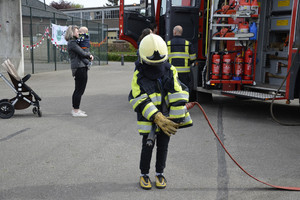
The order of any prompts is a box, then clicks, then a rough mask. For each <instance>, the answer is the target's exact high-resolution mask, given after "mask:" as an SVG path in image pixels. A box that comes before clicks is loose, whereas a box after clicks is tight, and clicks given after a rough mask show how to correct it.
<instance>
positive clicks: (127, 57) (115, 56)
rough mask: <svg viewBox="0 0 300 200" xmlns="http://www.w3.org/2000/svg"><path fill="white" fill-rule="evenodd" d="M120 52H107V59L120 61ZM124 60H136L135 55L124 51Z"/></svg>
mask: <svg viewBox="0 0 300 200" xmlns="http://www.w3.org/2000/svg"><path fill="white" fill-rule="evenodd" d="M121 55H122V53H109V52H108V61H120V62H121ZM123 55H124V61H125V62H134V61H136V60H137V56H136V54H135V53H134V54H133V53H131V52H130V53H128V54H127V53H124V54H123Z"/></svg>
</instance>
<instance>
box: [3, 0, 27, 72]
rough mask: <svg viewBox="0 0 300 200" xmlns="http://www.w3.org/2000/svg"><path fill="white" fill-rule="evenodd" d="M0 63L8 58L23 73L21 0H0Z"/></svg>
mask: <svg viewBox="0 0 300 200" xmlns="http://www.w3.org/2000/svg"><path fill="white" fill-rule="evenodd" d="M0 26H1V27H0V44H1V48H0V63H2V62H3V61H4V60H5V59H6V58H9V59H10V60H11V62H12V63H13V64H14V66H15V67H16V68H17V69H18V72H19V75H20V76H23V75H24V58H23V47H22V43H23V41H22V40H23V34H22V14H21V0H9V1H7V0H0Z"/></svg>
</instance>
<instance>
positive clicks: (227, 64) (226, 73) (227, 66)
mask: <svg viewBox="0 0 300 200" xmlns="http://www.w3.org/2000/svg"><path fill="white" fill-rule="evenodd" d="M231 70H232V69H231V55H230V54H225V55H224V56H223V64H222V79H225V80H228V79H230V78H231V75H232V71H231Z"/></svg>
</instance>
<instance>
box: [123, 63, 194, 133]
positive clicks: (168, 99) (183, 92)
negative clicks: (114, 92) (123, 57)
mask: <svg viewBox="0 0 300 200" xmlns="http://www.w3.org/2000/svg"><path fill="white" fill-rule="evenodd" d="M146 66H147V65H146V64H141V63H138V62H136V69H135V71H134V75H133V79H132V83H131V91H130V93H129V96H128V100H129V102H130V104H131V105H132V107H133V110H134V111H135V112H137V120H138V121H137V126H138V131H139V133H140V134H141V135H146V134H148V133H150V131H151V128H152V125H153V123H154V122H153V120H154V116H155V114H156V113H157V112H162V113H163V114H164V115H165V116H168V117H171V118H173V119H172V120H173V121H174V122H176V123H180V128H183V127H188V126H192V119H191V117H190V114H189V112H188V111H187V109H186V107H185V104H186V103H187V102H188V101H189V93H188V89H187V88H186V87H185V86H184V85H181V83H180V81H179V79H178V74H177V71H176V68H175V67H174V66H172V65H171V64H169V63H164V64H162V65H161V66H158V67H157V66H156V67H154V66H149V65H148V69H147V67H146ZM151 73H152V75H153V76H151ZM163 105H165V107H166V108H167V113H164V111H163V110H165V109H163V108H162V107H163ZM159 131H160V129H159V127H158V128H157V129H156V132H159Z"/></svg>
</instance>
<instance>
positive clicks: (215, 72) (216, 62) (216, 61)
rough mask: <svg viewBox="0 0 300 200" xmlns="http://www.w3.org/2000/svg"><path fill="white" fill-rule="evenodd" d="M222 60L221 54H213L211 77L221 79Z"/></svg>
mask: <svg viewBox="0 0 300 200" xmlns="http://www.w3.org/2000/svg"><path fill="white" fill-rule="evenodd" d="M220 62H221V56H220V55H219V54H218V53H216V54H214V55H213V56H212V65H211V71H212V75H211V79H219V78H220Z"/></svg>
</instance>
